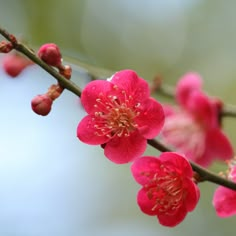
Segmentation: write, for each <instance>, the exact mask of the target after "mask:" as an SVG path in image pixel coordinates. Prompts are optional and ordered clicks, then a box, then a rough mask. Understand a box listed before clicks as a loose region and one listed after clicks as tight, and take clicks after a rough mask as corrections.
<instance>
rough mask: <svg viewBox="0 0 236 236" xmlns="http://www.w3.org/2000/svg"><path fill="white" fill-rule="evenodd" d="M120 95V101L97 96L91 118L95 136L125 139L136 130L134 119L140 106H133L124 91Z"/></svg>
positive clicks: (110, 97)
mask: <svg viewBox="0 0 236 236" xmlns="http://www.w3.org/2000/svg"><path fill="white" fill-rule="evenodd" d="M121 94H122V95H123V96H122V97H121V98H120V99H119V98H118V97H117V96H114V95H108V96H104V95H103V94H99V97H98V98H97V99H96V104H95V105H94V107H95V108H97V109H96V111H95V113H94V118H93V121H94V123H95V124H94V127H95V129H96V132H95V135H98V136H104V135H106V136H107V137H109V138H112V137H114V136H118V137H123V136H125V137H127V136H129V135H130V133H131V132H133V131H134V130H136V129H137V127H138V125H137V124H136V122H135V117H137V116H138V115H139V114H140V112H139V111H138V107H139V106H140V104H139V103H136V104H134V103H133V97H132V96H127V94H126V92H125V91H122V92H121Z"/></svg>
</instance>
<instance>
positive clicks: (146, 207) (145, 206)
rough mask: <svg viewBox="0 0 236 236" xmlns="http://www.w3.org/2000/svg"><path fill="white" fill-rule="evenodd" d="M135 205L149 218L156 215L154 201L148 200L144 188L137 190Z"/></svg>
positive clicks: (153, 199)
mask: <svg viewBox="0 0 236 236" xmlns="http://www.w3.org/2000/svg"><path fill="white" fill-rule="evenodd" d="M137 203H138V205H139V207H140V210H141V211H142V212H143V213H145V214H147V215H150V216H154V215H157V214H158V208H156V207H155V205H156V199H155V198H151V199H149V198H148V193H147V190H146V189H145V188H142V189H140V190H139V192H138V195H137Z"/></svg>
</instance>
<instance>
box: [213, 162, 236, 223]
mask: <svg viewBox="0 0 236 236" xmlns="http://www.w3.org/2000/svg"><path fill="white" fill-rule="evenodd" d="M228 179H229V180H232V181H233V182H236V165H234V166H233V167H232V168H231V171H230V173H229V175H228ZM213 206H214V207H215V210H216V213H217V215H218V216H219V217H222V218H224V217H230V216H233V215H235V214H236V191H233V190H231V189H228V188H225V187H222V186H220V187H218V188H217V189H216V191H215V193H214V197H213Z"/></svg>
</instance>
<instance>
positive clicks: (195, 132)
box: [162, 73, 233, 166]
mask: <svg viewBox="0 0 236 236" xmlns="http://www.w3.org/2000/svg"><path fill="white" fill-rule="evenodd" d="M201 86H202V80H201V78H200V76H199V75H198V74H194V73H189V74H186V75H185V76H183V77H182V79H181V80H180V81H179V83H178V84H177V88H176V95H175V96H176V101H177V103H178V104H179V107H173V106H168V105H166V106H164V111H165V114H166V119H165V125H164V128H163V132H162V136H163V140H164V142H166V143H167V144H169V145H171V146H173V147H174V148H175V149H176V150H177V151H178V152H180V153H184V154H185V155H186V157H187V158H189V159H191V160H193V161H195V162H196V163H198V164H200V165H202V166H208V165H210V164H211V162H212V161H213V160H215V159H216V158H218V159H221V160H226V159H230V158H231V157H232V156H233V149H232V146H231V144H230V141H229V139H228V138H227V137H226V136H225V135H224V133H223V132H222V130H221V126H220V121H219V113H220V110H221V108H222V104H221V102H220V101H218V100H216V99H213V98H210V97H208V96H207V95H206V94H204V93H203V92H202V91H201Z"/></svg>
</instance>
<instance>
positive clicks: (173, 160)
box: [159, 152, 193, 178]
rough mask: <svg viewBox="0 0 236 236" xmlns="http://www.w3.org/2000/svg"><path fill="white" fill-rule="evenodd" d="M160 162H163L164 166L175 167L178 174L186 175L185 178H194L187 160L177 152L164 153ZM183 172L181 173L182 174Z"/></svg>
mask: <svg viewBox="0 0 236 236" xmlns="http://www.w3.org/2000/svg"><path fill="white" fill-rule="evenodd" d="M159 160H160V161H161V162H163V164H164V165H169V166H173V168H175V169H176V170H175V171H177V172H178V173H180V174H182V175H184V176H185V177H189V178H192V176H193V170H192V167H191V165H190V163H189V162H188V161H187V159H186V158H185V157H183V156H181V155H179V154H178V153H176V152H163V153H162V154H161V155H160V157H159ZM180 171H181V172H180Z"/></svg>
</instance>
